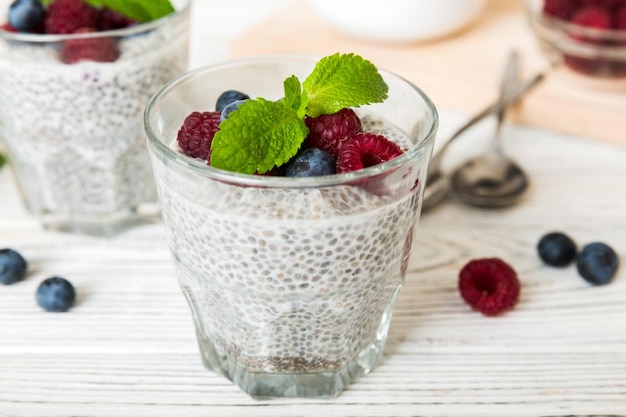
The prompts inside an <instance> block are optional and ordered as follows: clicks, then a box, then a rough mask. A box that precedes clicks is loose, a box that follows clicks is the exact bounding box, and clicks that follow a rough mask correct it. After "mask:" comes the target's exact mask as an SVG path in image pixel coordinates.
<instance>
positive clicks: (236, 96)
mask: <svg viewBox="0 0 626 417" xmlns="http://www.w3.org/2000/svg"><path fill="white" fill-rule="evenodd" d="M248 99H250V96H249V95H247V94H245V93H242V92H241V91H237V90H226V91H224V92H223V93H222V94H220V96H219V97H218V98H217V103H215V110H216V111H222V110H224V108H225V107H226V106H228V105H229V104H230V103H232V102H233V101H236V100H248Z"/></svg>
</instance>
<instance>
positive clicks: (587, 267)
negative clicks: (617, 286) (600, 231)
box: [577, 242, 619, 285]
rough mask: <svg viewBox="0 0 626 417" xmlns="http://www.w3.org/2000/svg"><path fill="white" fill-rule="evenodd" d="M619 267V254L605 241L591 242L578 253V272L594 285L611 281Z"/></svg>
mask: <svg viewBox="0 0 626 417" xmlns="http://www.w3.org/2000/svg"><path fill="white" fill-rule="evenodd" d="M618 267H619V258H618V257H617V254H616V253H615V251H614V250H613V249H612V248H611V247H610V246H608V245H607V244H605V243H601V242H594V243H590V244H588V245H587V246H585V247H583V250H582V251H581V252H580V255H578V263H577V268H578V273H579V274H580V275H581V276H582V277H583V278H584V279H585V280H586V281H588V282H589V283H590V284H593V285H605V284H608V283H609V282H611V281H612V280H613V277H614V276H615V273H616V272H617V268H618Z"/></svg>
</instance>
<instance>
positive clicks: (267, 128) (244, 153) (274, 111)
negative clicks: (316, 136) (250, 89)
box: [211, 98, 308, 174]
mask: <svg viewBox="0 0 626 417" xmlns="http://www.w3.org/2000/svg"><path fill="white" fill-rule="evenodd" d="M307 134H308V128H307V127H306V124H305V123H304V120H303V119H302V117H299V116H298V113H297V112H296V110H294V109H293V108H292V107H290V106H287V105H285V103H284V102H283V101H268V100H265V99H262V98H258V99H256V100H247V101H246V102H245V103H243V104H242V105H241V106H239V109H238V110H236V111H234V112H232V113H231V114H230V115H229V117H228V119H226V120H224V121H223V122H222V123H221V124H220V130H218V132H217V133H216V134H215V137H214V138H213V142H212V144H211V166H213V167H216V168H220V169H225V170H228V171H235V172H240V173H243V174H254V173H259V174H263V173H265V172H267V171H269V170H271V169H273V168H274V167H275V166H281V165H282V164H284V163H285V162H287V161H288V160H289V159H291V157H293V156H294V155H295V154H296V152H297V151H298V149H299V148H300V145H301V144H302V142H303V141H304V138H305V137H306V135H307Z"/></svg>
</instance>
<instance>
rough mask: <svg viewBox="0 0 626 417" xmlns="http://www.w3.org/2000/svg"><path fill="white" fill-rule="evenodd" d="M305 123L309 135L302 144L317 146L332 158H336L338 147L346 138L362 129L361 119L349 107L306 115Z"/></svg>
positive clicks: (309, 146)
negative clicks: (315, 115)
mask: <svg viewBox="0 0 626 417" xmlns="http://www.w3.org/2000/svg"><path fill="white" fill-rule="evenodd" d="M305 123H306V125H307V127H308V128H309V135H308V136H307V138H306V140H305V143H304V146H305V147H307V148H319V149H321V150H323V151H324V152H326V153H328V154H329V155H330V156H332V157H333V158H337V155H338V153H339V149H341V146H342V145H343V143H344V142H345V141H346V139H348V138H350V137H352V136H354V135H355V134H356V133H359V132H361V131H362V130H363V127H362V125H361V119H359V116H357V115H356V113H355V112H354V111H353V110H352V109H349V108H346V109H342V110H339V111H338V112H337V113H334V114H323V115H321V116H318V117H307V118H306V119H305Z"/></svg>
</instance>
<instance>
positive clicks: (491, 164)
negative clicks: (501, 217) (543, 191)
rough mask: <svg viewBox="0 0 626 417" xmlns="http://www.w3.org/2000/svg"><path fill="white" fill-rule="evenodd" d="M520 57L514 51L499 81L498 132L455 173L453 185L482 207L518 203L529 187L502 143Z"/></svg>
mask: <svg viewBox="0 0 626 417" xmlns="http://www.w3.org/2000/svg"><path fill="white" fill-rule="evenodd" d="M518 78H519V56H518V55H517V53H512V54H511V56H510V58H509V61H508V63H507V66H506V70H505V74H504V76H503V79H502V81H501V83H500V100H499V104H500V105H499V108H498V109H497V112H496V120H497V124H496V132H495V135H494V139H493V141H492V142H491V145H490V146H489V148H488V149H487V151H486V152H485V153H484V154H482V155H481V156H479V157H477V158H475V159H471V160H469V161H468V162H466V163H465V164H463V165H462V166H460V167H459V168H458V169H456V170H455V172H454V173H453V174H452V177H451V186H452V190H453V192H454V193H455V195H456V196H457V197H458V198H459V199H461V200H462V201H463V202H465V203H468V204H471V205H476V206H481V207H505V206H509V205H511V204H514V203H515V202H517V201H518V200H519V199H520V198H521V197H522V195H523V194H524V192H525V191H526V189H527V188H528V183H529V181H528V176H527V175H526V173H525V172H524V171H523V170H522V169H521V168H520V167H519V165H517V164H516V163H515V162H514V161H513V160H511V159H510V158H509V157H507V156H506V155H505V154H504V152H503V150H502V145H501V140H500V138H501V137H502V135H501V131H502V124H503V121H504V119H505V116H506V111H507V109H508V108H509V106H510V103H511V97H512V96H513V94H514V93H515V90H514V88H515V86H517V85H518V83H519V80H518Z"/></svg>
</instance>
